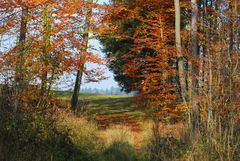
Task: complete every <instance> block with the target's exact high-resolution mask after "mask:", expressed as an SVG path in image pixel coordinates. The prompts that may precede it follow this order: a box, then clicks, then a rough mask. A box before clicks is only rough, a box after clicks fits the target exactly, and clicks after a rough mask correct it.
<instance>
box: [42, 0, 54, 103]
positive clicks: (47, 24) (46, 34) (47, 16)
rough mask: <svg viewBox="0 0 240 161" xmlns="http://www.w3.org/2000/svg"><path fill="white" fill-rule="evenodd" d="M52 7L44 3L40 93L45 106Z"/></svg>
mask: <svg viewBox="0 0 240 161" xmlns="http://www.w3.org/2000/svg"><path fill="white" fill-rule="evenodd" d="M51 18H52V15H51V8H50V5H49V4H48V3H46V4H45V5H44V8H43V18H42V21H43V22H42V23H43V50H42V54H43V55H42V61H43V70H44V71H43V73H42V83H41V93H40V97H41V98H40V106H45V103H44V102H46V99H47V95H46V94H47V88H48V84H47V83H48V72H47V71H45V70H46V68H47V67H48V61H49V51H48V50H49V49H48V48H49V46H50V38H51V29H52V27H51V23H52V21H51Z"/></svg>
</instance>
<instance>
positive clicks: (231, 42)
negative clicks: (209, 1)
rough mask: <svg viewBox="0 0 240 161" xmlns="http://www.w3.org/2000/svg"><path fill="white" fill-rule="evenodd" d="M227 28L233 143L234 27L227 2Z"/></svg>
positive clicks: (231, 13)
mask: <svg viewBox="0 0 240 161" xmlns="http://www.w3.org/2000/svg"><path fill="white" fill-rule="evenodd" d="M229 11H230V15H229V22H228V24H229V26H228V32H229V47H228V64H229V68H230V70H229V94H230V98H229V99H230V137H231V141H233V133H234V118H235V114H234V110H235V105H234V78H233V77H234V75H233V73H234V67H233V59H232V58H233V57H234V55H233V45H234V29H233V28H234V26H233V21H234V19H233V14H234V13H233V2H231V1H229Z"/></svg>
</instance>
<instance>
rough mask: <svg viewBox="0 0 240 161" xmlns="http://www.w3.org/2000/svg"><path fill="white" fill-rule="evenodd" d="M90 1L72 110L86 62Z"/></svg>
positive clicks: (74, 108)
mask: <svg viewBox="0 0 240 161" xmlns="http://www.w3.org/2000/svg"><path fill="white" fill-rule="evenodd" d="M92 2H93V0H88V7H87V13H86V17H85V24H84V29H83V30H84V31H83V42H82V48H81V57H80V61H79V66H78V70H77V77H76V80H75V86H74V91H73V95H72V100H71V108H72V110H73V111H74V112H76V110H77V107H78V97H79V91H80V87H81V84H82V77H83V72H84V68H85V63H86V52H87V49H88V41H89V28H90V19H91V14H92V7H91V5H92Z"/></svg>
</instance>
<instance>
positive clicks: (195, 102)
mask: <svg viewBox="0 0 240 161" xmlns="http://www.w3.org/2000/svg"><path fill="white" fill-rule="evenodd" d="M191 8H192V18H191V19H192V20H191V21H192V30H191V32H192V33H191V40H192V55H193V59H194V60H196V59H197V58H198V43H197V31H198V27H197V25H198V24H197V20H198V4H197V0H191ZM192 72H193V74H194V73H195V74H196V75H193V84H192V88H193V89H192V92H193V94H192V111H193V112H192V114H193V118H192V119H193V120H192V121H193V122H192V128H193V131H196V130H198V128H199V121H200V120H199V118H200V112H199V107H198V100H197V96H198V81H197V78H198V74H197V73H199V72H198V71H197V67H196V65H195V63H193V69H192Z"/></svg>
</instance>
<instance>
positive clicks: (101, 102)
mask: <svg viewBox="0 0 240 161" xmlns="http://www.w3.org/2000/svg"><path fill="white" fill-rule="evenodd" d="M56 95H57V97H58V99H59V100H60V102H61V103H62V105H61V106H63V107H69V106H70V99H71V93H70V92H56ZM79 98H80V105H79V109H80V111H79V112H78V113H79V114H81V115H83V116H84V117H87V118H88V119H90V120H93V121H94V122H95V123H96V124H97V127H98V129H99V136H100V137H102V138H103V139H105V138H106V137H109V136H108V135H109V133H112V132H113V130H115V133H131V136H132V138H131V141H130V142H132V144H133V145H134V147H135V148H136V149H139V148H140V147H141V146H142V144H144V142H145V139H147V138H149V137H150V136H149V135H151V128H152V125H153V121H152V111H151V110H149V109H143V108H140V107H138V106H136V105H135V104H134V103H132V101H131V99H132V97H131V96H128V95H105V94H87V93H81V94H80V96H79ZM160 127H161V129H162V131H161V133H162V134H163V135H174V136H176V137H180V135H181V132H182V130H183V128H184V126H183V124H182V123H176V124H166V123H160ZM116 129H118V130H116ZM119 129H120V130H121V132H120V131H119ZM115 135H116V134H115ZM123 135H124V134H123ZM126 135H127V134H126ZM110 137H111V136H110Z"/></svg>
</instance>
